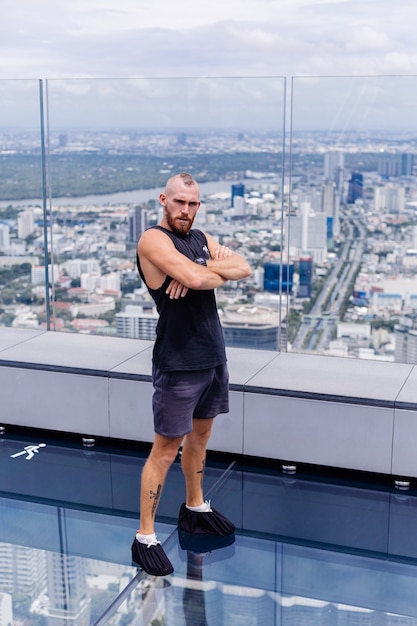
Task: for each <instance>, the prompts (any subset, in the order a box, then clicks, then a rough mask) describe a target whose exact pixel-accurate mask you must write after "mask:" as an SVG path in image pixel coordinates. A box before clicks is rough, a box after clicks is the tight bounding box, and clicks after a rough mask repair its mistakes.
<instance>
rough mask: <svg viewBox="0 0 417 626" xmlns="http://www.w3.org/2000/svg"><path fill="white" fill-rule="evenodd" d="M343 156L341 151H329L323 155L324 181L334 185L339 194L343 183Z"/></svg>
mask: <svg viewBox="0 0 417 626" xmlns="http://www.w3.org/2000/svg"><path fill="white" fill-rule="evenodd" d="M344 168H345V154H344V152H342V151H341V150H331V151H330V152H326V154H325V155H324V179H325V180H331V181H333V182H335V183H336V189H337V191H339V193H340V192H341V191H342V189H343V183H344Z"/></svg>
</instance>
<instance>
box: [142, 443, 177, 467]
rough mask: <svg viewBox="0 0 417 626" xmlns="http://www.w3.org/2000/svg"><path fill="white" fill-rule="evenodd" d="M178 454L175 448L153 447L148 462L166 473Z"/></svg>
mask: <svg viewBox="0 0 417 626" xmlns="http://www.w3.org/2000/svg"><path fill="white" fill-rule="evenodd" d="M177 454H178V447H177V446H170V447H163V448H161V447H153V448H152V451H151V454H150V457H149V460H150V461H151V462H152V463H155V464H156V465H158V466H159V467H160V469H162V470H164V471H166V472H167V471H168V470H169V468H170V467H171V465H172V464H173V462H174V461H175V459H176V457H177Z"/></svg>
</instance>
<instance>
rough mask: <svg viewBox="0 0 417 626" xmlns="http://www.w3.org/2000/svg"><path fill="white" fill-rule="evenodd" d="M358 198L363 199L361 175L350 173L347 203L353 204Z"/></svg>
mask: <svg viewBox="0 0 417 626" xmlns="http://www.w3.org/2000/svg"><path fill="white" fill-rule="evenodd" d="M360 198H363V174H361V173H360V172H352V176H351V177H350V181H349V186H348V195H347V203H348V204H354V203H355V202H356V200H359V199H360Z"/></svg>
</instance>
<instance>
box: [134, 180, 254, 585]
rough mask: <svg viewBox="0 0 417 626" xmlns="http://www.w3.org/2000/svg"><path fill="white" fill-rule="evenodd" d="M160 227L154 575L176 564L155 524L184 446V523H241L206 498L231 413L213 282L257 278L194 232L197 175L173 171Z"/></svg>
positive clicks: (150, 489) (149, 473)
mask: <svg viewBox="0 0 417 626" xmlns="http://www.w3.org/2000/svg"><path fill="white" fill-rule="evenodd" d="M159 200H160V203H161V205H162V207H163V209H164V213H163V217H162V220H161V222H160V224H159V225H158V226H154V227H152V228H149V229H148V230H147V231H146V232H145V233H143V235H142V237H141V238H140V240H139V243H138V250H137V261H138V269H139V273H140V275H141V277H142V280H143V281H144V282H145V283H146V286H147V288H148V290H149V293H150V294H151V296H152V297H153V299H154V300H155V303H156V305H157V310H158V313H159V320H158V326H157V330H156V335H157V336H156V341H155V345H154V351H153V367H152V381H153V385H154V395H153V413H154V427H155V439H154V443H153V446H152V450H151V453H150V455H149V458H148V460H147V462H146V463H145V466H144V468H143V471H142V477H141V495H140V526H139V530H138V532H137V533H136V537H135V539H134V541H133V544H132V559H133V561H134V562H135V563H137V564H138V565H140V566H141V567H142V569H144V570H145V571H146V572H148V573H149V574H151V575H153V576H164V575H166V574H170V573H171V572H172V571H173V567H172V564H171V563H170V561H169V559H168V557H167V556H166V554H165V552H164V550H163V548H162V546H161V544H160V543H159V542H158V541H157V539H156V535H155V529H154V521H155V515H156V510H157V507H158V503H159V500H160V497H161V492H162V488H163V485H164V482H165V478H166V475H167V472H168V470H169V468H170V466H171V465H172V463H173V461H174V460H175V458H176V456H177V454H178V449H179V447H180V446H181V445H182V455H181V464H182V470H183V473H184V477H185V485H186V501H185V503H184V504H183V505H182V506H181V509H180V515H179V522H178V526H179V528H180V529H182V530H185V531H188V532H192V533H207V534H212V535H222V536H225V535H229V534H232V533H233V532H234V526H233V524H232V523H231V522H230V521H229V520H227V519H226V518H225V517H224V516H223V515H221V513H219V512H218V511H215V510H214V509H212V508H211V506H210V502H208V501H204V496H203V473H204V466H205V459H206V447H207V443H208V440H209V437H210V433H211V429H212V424H213V419H214V417H216V415H218V414H219V413H227V412H228V410H229V405H228V371H227V365H226V353H225V346H224V340H223V333H222V329H221V325H220V320H219V317H218V314H217V306H216V300H215V295H214V289H215V288H216V287H221V286H222V285H223V284H224V283H225V282H226V281H227V280H239V279H241V278H245V277H247V276H250V274H251V269H250V267H249V265H248V264H247V263H246V261H245V260H244V259H243V257H241V256H240V255H238V254H236V253H235V252H233V251H232V250H230V248H228V247H226V246H219V245H218V243H217V242H216V241H215V240H214V239H213V238H212V237H210V236H209V235H206V234H205V233H203V232H202V231H199V230H196V229H192V228H191V227H192V225H193V221H194V218H195V216H196V214H197V211H198V209H199V207H200V194H199V187H198V184H197V183H196V181H195V180H194V179H193V178H192V176H191V175H190V174H187V173H182V174H178V175H176V176H173V177H172V178H170V179H169V180H168V182H167V184H166V188H165V191H164V193H162V194H161V195H160V197H159Z"/></svg>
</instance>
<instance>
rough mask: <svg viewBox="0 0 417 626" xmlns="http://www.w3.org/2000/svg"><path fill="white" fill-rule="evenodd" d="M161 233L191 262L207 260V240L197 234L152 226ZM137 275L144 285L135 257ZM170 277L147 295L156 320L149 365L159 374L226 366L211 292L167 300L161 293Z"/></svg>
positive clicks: (221, 335)
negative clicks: (153, 308)
mask: <svg viewBox="0 0 417 626" xmlns="http://www.w3.org/2000/svg"><path fill="white" fill-rule="evenodd" d="M151 228H156V229H157V230H160V231H162V232H163V233H165V234H166V235H167V236H168V237H169V238H170V239H171V241H172V242H173V244H174V246H175V247H176V249H177V250H178V251H179V252H181V254H184V255H185V256H186V257H188V258H189V259H191V261H195V260H196V259H199V258H204V259H209V258H210V252H209V250H208V247H207V239H206V237H205V235H204V233H203V232H201V231H200V230H196V229H192V230H190V231H189V233H188V234H187V235H177V234H175V233H173V232H172V231H170V230H167V229H166V228H163V227H162V226H152V227H151ZM137 265H138V270H139V274H140V276H141V278H142V280H143V282H144V283H145V284H146V280H145V277H144V275H143V272H142V269H141V266H140V260H139V257H137ZM171 280H172V277H170V276H167V277H166V279H165V281H164V283H163V285H162V286H161V287H160V288H159V289H151V288H150V287H149V286H148V285H146V286H147V288H148V291H149V293H150V295H151V296H152V298H153V299H154V301H155V303H156V308H157V311H158V313H159V320H158V324H157V327H156V340H155V345H154V349H153V363H154V365H156V366H157V367H158V368H160V369H161V370H162V371H173V370H202V369H208V368H210V367H216V366H217V365H221V364H224V363H226V351H225V347H224V339H223V332H222V328H221V325H220V320H219V316H218V312H217V305H216V299H215V295H214V290H213V289H210V290H195V289H189V290H188V292H187V294H186V295H185V297H184V298H178V300H171V299H170V298H169V296H168V295H167V294H166V293H165V291H166V289H167V287H168V285H169V283H170V282H171Z"/></svg>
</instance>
